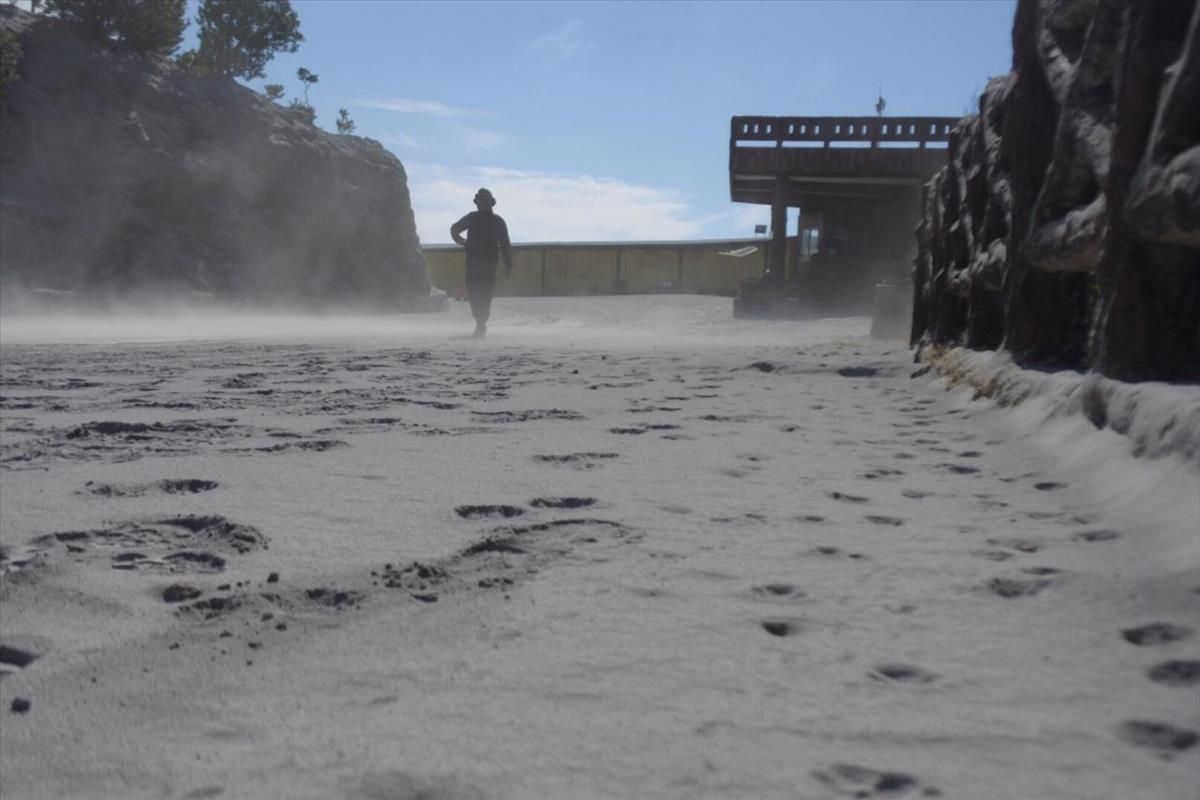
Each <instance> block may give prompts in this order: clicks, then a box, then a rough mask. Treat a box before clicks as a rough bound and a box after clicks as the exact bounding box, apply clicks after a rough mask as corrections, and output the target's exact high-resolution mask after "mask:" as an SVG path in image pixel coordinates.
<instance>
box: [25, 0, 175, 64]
mask: <svg viewBox="0 0 1200 800" xmlns="http://www.w3.org/2000/svg"><path fill="white" fill-rule="evenodd" d="M46 11H47V12H48V13H50V14H54V15H55V16H58V17H59V18H61V19H63V20H66V21H68V22H74V23H76V24H77V25H79V27H80V29H81V30H82V31H83V33H84V36H86V37H87V38H88V39H90V40H91V41H94V42H97V43H100V44H106V45H115V46H117V47H120V48H122V49H125V50H130V51H132V52H135V53H142V54H144V55H161V56H165V55H170V54H171V53H173V52H175V49H176V48H178V47H179V43H180V42H181V41H183V29H184V28H186V27H187V20H186V19H185V18H184V13H183V12H184V0H103V2H99V1H98V0H46Z"/></svg>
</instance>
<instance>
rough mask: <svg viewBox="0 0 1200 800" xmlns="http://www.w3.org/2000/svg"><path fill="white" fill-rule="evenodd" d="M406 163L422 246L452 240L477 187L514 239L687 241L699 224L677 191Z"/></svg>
mask: <svg viewBox="0 0 1200 800" xmlns="http://www.w3.org/2000/svg"><path fill="white" fill-rule="evenodd" d="M406 166H407V167H408V176H409V189H410V191H411V194H412V201H413V211H414V212H415V214H416V218H417V233H419V234H420V236H421V241H423V242H425V243H427V244H434V243H444V242H448V241H450V233H449V231H450V225H451V223H453V222H454V221H455V220H457V219H458V218H459V217H461V216H462V215H463V214H465V213H467V212H468V211H473V210H474V206H473V205H472V203H471V198H472V197H474V195H475V191H476V190H477V189H479V187H481V186H486V187H487V188H488V189H491V191H492V193H493V194H494V195H495V196H496V200H497V206H496V213H498V214H500V215H502V216H503V217H504V219H505V221H506V222H507V223H508V229H509V232H510V234H511V235H512V237H513V241H516V242H554V241H617V240H654V239H688V238H695V237H697V236H699V235H700V234H701V232H702V225H701V224H700V223H699V222H697V221H695V220H693V219H691V218H690V217H689V213H690V209H689V207H688V203H687V202H686V200H685V199H684V198H683V196H682V194H680V193H679V192H678V191H676V190H674V189H660V188H655V187H652V186H641V185H638V184H632V183H626V182H624V181H619V180H615V179H612V178H595V177H592V176H590V175H556V174H550V173H544V172H530V171H525V170H515V169H506V168H504V167H465V168H461V169H451V168H447V167H443V166H438V165H434V164H413V163H410V164H408V165H406Z"/></svg>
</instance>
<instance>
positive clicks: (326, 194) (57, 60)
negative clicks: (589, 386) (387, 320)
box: [0, 7, 429, 310]
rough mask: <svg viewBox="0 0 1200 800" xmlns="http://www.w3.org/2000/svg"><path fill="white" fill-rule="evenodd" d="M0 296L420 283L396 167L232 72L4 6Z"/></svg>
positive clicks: (244, 294) (226, 293) (321, 293)
mask: <svg viewBox="0 0 1200 800" xmlns="http://www.w3.org/2000/svg"><path fill="white" fill-rule="evenodd" d="M0 25H2V26H3V27H4V28H5V29H8V30H15V31H18V32H19V35H20V42H21V46H22V50H23V55H22V58H21V61H20V66H19V72H20V77H19V78H18V79H17V80H16V81H14V82H12V83H11V84H9V85H8V86H7V87H6V91H5V97H4V98H3V100H0V134H2V135H0V177H2V180H0V296H2V297H3V300H4V305H5V307H6V309H8V310H12V309H13V308H15V307H19V306H20V305H22V304H24V303H26V302H28V301H29V299H30V297H31V295H30V294H29V291H30V290H35V289H36V290H41V292H40V293H41V294H43V295H44V294H45V293H46V291H47V290H50V291H57V292H70V293H73V295H72V296H73V297H75V298H77V299H79V300H80V301H82V302H91V301H100V302H104V301H111V300H122V299H126V300H128V299H137V298H141V297H145V296H150V295H156V296H157V295H164V294H165V295H167V296H174V297H179V296H188V295H192V296H196V295H199V296H214V297H216V298H218V299H227V300H232V301H238V302H241V301H246V302H268V303H298V304H302V305H309V306H327V305H339V306H360V307H370V308H375V309H380V310H385V309H396V308H405V307H411V306H412V305H413V304H414V303H418V304H419V302H420V301H419V298H421V297H425V296H428V294H429V281H428V278H427V276H426V268H425V259H424V256H423V254H422V252H421V246H420V241H419V239H418V238H417V232H416V228H415V225H414V222H413V213H412V206H411V203H410V200H409V194H408V185H407V178H406V176H405V172H404V167H403V165H401V163H400V162H399V161H398V160H397V159H396V158H395V156H393V155H392V154H391V153H389V152H388V151H386V150H385V149H384V148H383V147H382V146H381V145H380V144H379V143H378V142H375V141H372V140H370V139H364V138H360V137H356V136H341V135H339V136H335V135H331V134H328V133H325V132H323V131H320V130H318V129H317V128H315V127H313V126H312V125H310V124H308V123H307V122H305V121H304V120H303V118H302V117H300V116H298V115H297V114H296V113H295V112H291V111H289V110H287V109H285V108H282V107H280V106H278V105H276V104H274V103H272V102H270V101H268V100H267V99H266V98H264V97H262V96H260V95H258V94H256V93H255V92H253V91H251V90H250V89H247V88H245V87H243V86H240V85H238V84H236V83H235V82H233V81H232V80H228V79H218V78H207V79H206V78H196V77H191V76H189V75H186V74H184V73H182V72H181V71H180V70H178V69H177V68H176V67H175V66H174V65H173V64H172V63H170V62H169V61H166V60H154V59H143V58H139V57H135V56H129V55H120V54H117V53H113V52H109V51H106V50H103V49H100V48H96V47H93V46H91V45H88V44H85V43H83V42H82V41H81V40H80V39H79V38H78V37H77V36H76V35H75V34H74V33H73V31H72V30H71V29H70V28H67V27H65V26H63V25H62V24H61V23H57V22H55V21H52V20H46V19H39V18H35V17H32V16H31V15H29V14H25V13H23V12H20V11H18V10H16V9H14V8H12V7H2V8H0Z"/></svg>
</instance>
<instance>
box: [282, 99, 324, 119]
mask: <svg viewBox="0 0 1200 800" xmlns="http://www.w3.org/2000/svg"><path fill="white" fill-rule="evenodd" d="M288 108H289V109H290V110H291V111H294V112H296V113H297V114H299V115H300V117H301V118H302V119H303V120H304V121H305V122H307V123H308V124H309V125H316V124H317V110H316V109H315V108H313V107H312V106H310V105H309V104H308V103H306V102H304V101H303V100H301V99H300V98H299V97H297V98H295V99H294V100H292V102H290V103H288Z"/></svg>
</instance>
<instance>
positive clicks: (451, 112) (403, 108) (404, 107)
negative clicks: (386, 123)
mask: <svg viewBox="0 0 1200 800" xmlns="http://www.w3.org/2000/svg"><path fill="white" fill-rule="evenodd" d="M353 105H355V106H359V107H361V108H376V109H379V110H381V111H396V112H399V113H401V114H428V115H430V116H434V117H458V116H462V115H464V114H471V113H473V112H470V111H467V110H466V109H463V108H454V107H452V106H448V105H446V104H445V103H439V102H437V101H436V100H413V99H411V98H408V97H364V98H360V99H358V100H355V101H354V102H353Z"/></svg>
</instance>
